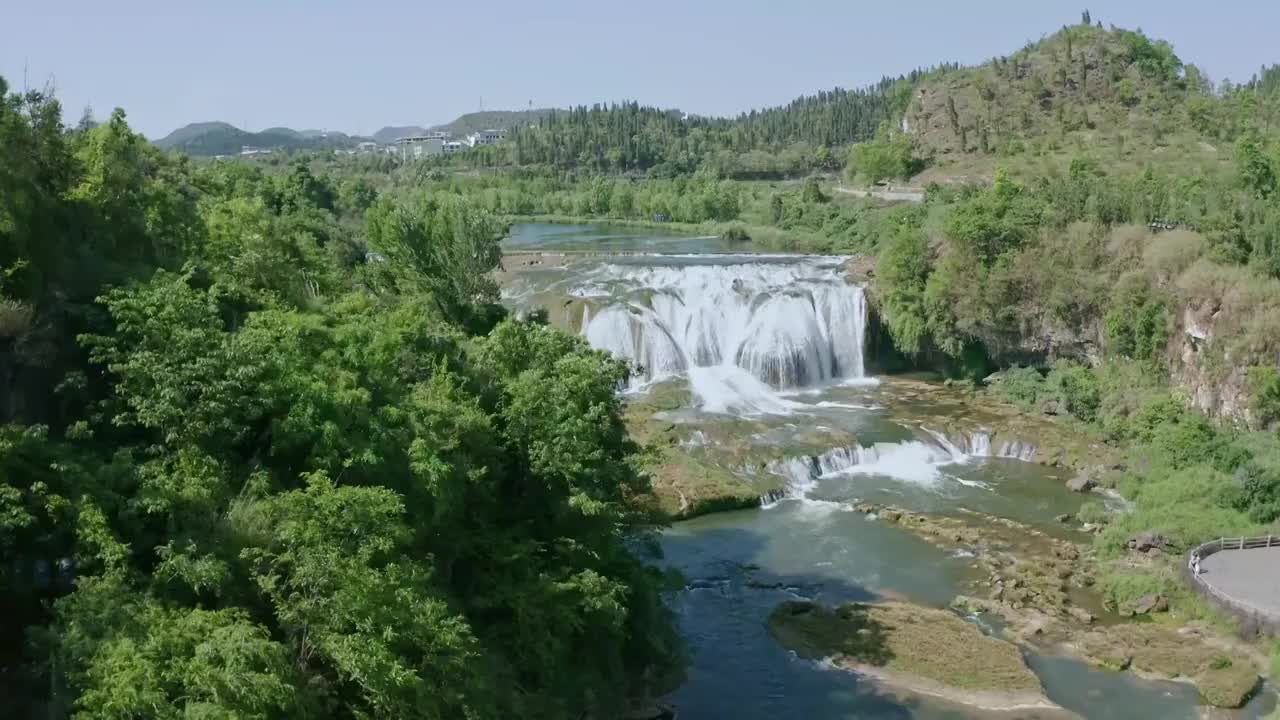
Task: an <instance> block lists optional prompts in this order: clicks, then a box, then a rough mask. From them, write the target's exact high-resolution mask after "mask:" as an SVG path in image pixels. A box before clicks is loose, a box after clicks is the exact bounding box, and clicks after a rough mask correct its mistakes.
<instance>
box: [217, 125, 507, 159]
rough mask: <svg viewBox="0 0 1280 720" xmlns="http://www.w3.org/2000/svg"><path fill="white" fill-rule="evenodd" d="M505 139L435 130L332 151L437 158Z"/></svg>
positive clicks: (246, 150) (249, 153)
mask: <svg viewBox="0 0 1280 720" xmlns="http://www.w3.org/2000/svg"><path fill="white" fill-rule="evenodd" d="M506 136H507V131H506V130H481V131H479V132H474V133H471V134H469V135H467V136H465V137H463V138H462V139H461V140H454V139H453V137H452V134H451V133H448V132H445V131H443V130H436V131H434V132H430V133H427V134H426V135H409V136H406V137H402V138H399V139H397V140H395V141H394V142H391V143H389V144H380V143H376V142H373V141H371V140H370V141H366V142H362V143H359V144H358V145H356V147H355V149H353V150H335V151H334V152H335V153H339V154H347V155H357V154H360V155H368V154H372V153H387V154H389V155H398V156H400V159H401V160H419V159H423V158H428V157H435V156H437V155H452V154H454V153H458V152H462V151H463V150H469V149H471V148H473V147H478V146H481V145H496V144H497V143H498V142H499V141H501V140H502V139H503V138H505V137H506ZM274 151H275V149H274V148H262V147H254V146H251V145H245V146H243V147H241V148H240V156H241V157H253V156H256V155H270V154H271V153H272V152H274ZM217 157H218V158H224V157H227V156H225V155H219V156H217Z"/></svg>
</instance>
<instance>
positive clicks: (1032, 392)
mask: <svg viewBox="0 0 1280 720" xmlns="http://www.w3.org/2000/svg"><path fill="white" fill-rule="evenodd" d="M997 388H998V392H999V393H1000V395H1001V396H1002V397H1004V399H1005V400H1008V401H1009V402H1011V403H1013V404H1015V405H1018V406H1020V407H1022V408H1024V409H1026V410H1031V409H1034V408H1035V407H1036V404H1037V403H1038V402H1039V401H1040V395H1041V393H1043V392H1044V390H1045V381H1044V376H1042V375H1041V374H1040V371H1039V370H1036V369H1035V368H1033V367H1022V366H1019V365H1014V366H1013V367H1011V368H1009V369H1008V370H1005V371H1004V377H1003V378H1001V380H1000V384H999V385H998V386H997Z"/></svg>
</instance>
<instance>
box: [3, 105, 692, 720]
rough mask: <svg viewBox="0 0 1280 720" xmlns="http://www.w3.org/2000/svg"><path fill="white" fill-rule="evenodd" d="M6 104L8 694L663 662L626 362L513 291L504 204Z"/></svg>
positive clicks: (488, 714) (596, 688)
mask: <svg viewBox="0 0 1280 720" xmlns="http://www.w3.org/2000/svg"><path fill="white" fill-rule="evenodd" d="M0 97H3V103H2V104H0V153H3V157H0V278H3V280H2V284H0V298H2V304H0V392H2V393H3V398H2V399H3V401H4V402H3V403H0V421H3V422H4V423H5V424H3V425H0V574H3V582H4V586H5V588H6V591H5V598H4V603H3V608H4V610H5V617H6V623H5V631H4V633H3V635H0V663H2V664H3V675H0V694H3V695H4V697H5V699H6V710H7V711H8V712H9V713H12V714H14V715H15V716H21V715H23V714H25V713H26V712H40V713H41V714H42V715H48V716H59V715H61V714H64V713H70V714H73V715H75V716H77V717H110V718H136V717H174V718H177V717H228V718H230V717H238V718H239V717H243V718H279V717H304V716H305V717H361V718H375V717H383V718H401V717H438V718H456V717H466V718H508V717H530V718H532V717H548V718H561V717H570V716H573V717H577V716H581V715H583V714H587V715H590V716H596V717H612V716H618V715H620V714H621V713H622V712H623V711H624V710H625V708H626V707H627V705H628V703H630V702H633V701H635V700H637V699H641V698H643V697H644V696H645V695H646V694H647V693H650V692H656V691H660V690H663V689H665V688H666V687H669V685H670V681H671V678H672V677H673V673H678V672H679V669H680V655H681V651H680V647H679V643H678V639H677V637H676V636H675V634H674V629H673V626H672V623H671V619H670V617H669V614H668V612H667V611H666V609H665V608H664V607H663V605H662V604H661V602H660V600H659V597H658V590H659V581H660V578H659V576H658V575H657V571H655V570H653V569H652V568H650V567H649V566H647V565H646V564H645V563H644V562H643V560H642V558H643V557H644V554H645V553H646V552H648V548H650V547H651V545H652V543H651V542H650V540H651V538H650V531H651V528H652V527H653V522H654V518H653V517H651V515H650V513H649V511H648V510H646V509H645V508H646V507H647V505H645V504H643V503H641V502H640V500H641V499H642V498H643V497H644V496H645V495H646V493H647V492H648V481H647V479H646V478H645V477H644V476H643V475H641V474H639V473H638V471H637V469H636V468H637V464H636V448H635V447H634V445H633V444H632V442H631V441H630V440H629V438H628V435H627V433H626V430H625V429H624V427H623V425H622V422H621V415H620V407H619V400H618V397H617V394H616V392H615V390H616V387H617V385H618V384H619V383H620V382H622V381H623V380H624V379H625V375H626V372H627V368H625V367H624V366H623V365H622V364H621V363H619V362H617V361H614V360H611V359H609V358H608V357H607V356H606V355H604V354H602V353H599V352H596V351H592V350H590V349H589V348H588V347H587V346H586V345H585V343H584V342H583V341H581V340H580V339H578V338H574V337H571V336H568V335H564V334H562V333H560V332H558V331H555V330H553V329H551V328H549V327H547V326H544V325H539V324H535V323H525V322H515V321H513V320H511V319H508V318H506V317H505V313H504V311H503V310H502V309H501V308H500V307H499V306H498V305H497V304H496V300H497V290H496V287H495V286H494V284H493V283H492V281H490V280H488V279H487V278H488V274H487V273H488V271H489V270H491V269H492V268H493V267H494V266H495V265H496V263H497V259H498V250H497V240H498V238H499V237H500V236H501V233H502V230H503V227H502V225H501V224H499V223H498V222H497V221H495V220H494V218H493V217H492V216H491V215H489V214H488V213H486V212H485V211H483V210H482V209H479V208H476V207H474V206H472V205H469V204H467V203H465V202H464V201H462V200H460V199H458V198H456V197H448V196H441V197H437V196H432V195H428V194H419V193H413V194H409V195H406V196H405V197H400V198H396V199H393V198H391V197H389V196H388V197H379V193H378V192H377V191H376V190H375V189H374V188H373V187H372V185H370V184H369V183H368V182H366V181H365V180H364V179H361V178H358V177H348V178H344V179H342V180H336V179H335V178H333V177H331V176H328V175H326V174H323V173H317V172H313V171H312V169H310V168H309V167H308V165H307V164H305V163H294V164H292V165H289V166H285V167H281V168H279V170H280V172H275V173H272V174H265V173H263V172H262V171H261V170H260V169H257V168H255V167H253V166H250V165H247V164H239V163H219V164H212V165H209V166H206V167H202V168H195V167H192V166H191V165H190V164H189V163H188V162H186V161H185V160H183V159H181V158H176V157H169V156H165V155H162V154H161V153H160V152H159V151H158V150H156V149H155V148H153V147H152V146H150V145H148V144H147V143H146V142H145V141H144V140H143V139H142V138H141V137H139V136H137V135H135V134H133V133H132V132H131V131H130V130H129V128H128V126H127V125H126V124H125V118H124V114H123V113H122V112H119V111H117V112H116V113H115V114H114V115H113V116H112V117H111V120H110V121H109V122H107V123H105V124H103V125H101V126H98V127H96V128H87V129H82V130H77V131H68V130H67V129H66V128H64V127H63V126H62V123H61V120H60V116H59V115H60V113H59V108H58V105H57V103H56V102H55V101H53V100H52V99H50V98H48V97H44V96H41V95H39V94H28V95H14V94H10V93H8V92H7V91H6V89H5V88H4V86H3V85H0ZM366 210H367V212H366ZM362 216H363V219H362Z"/></svg>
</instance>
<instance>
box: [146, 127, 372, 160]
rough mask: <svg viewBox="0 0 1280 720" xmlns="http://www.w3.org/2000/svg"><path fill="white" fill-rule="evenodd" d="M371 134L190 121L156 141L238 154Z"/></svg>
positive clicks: (343, 144)
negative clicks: (250, 128) (256, 128)
mask: <svg viewBox="0 0 1280 720" xmlns="http://www.w3.org/2000/svg"><path fill="white" fill-rule="evenodd" d="M369 139H370V138H365V137H360V136H357V135H347V134H346V133H341V132H326V131H323V130H294V129H292V128H286V127H273V128H267V129H266V130H263V131H262V132H248V131H246V130H241V129H240V128H238V127H236V126H234V125H232V124H230V123H225V122H200V123H191V124H190V125H185V126H183V127H180V128H178V129H177V130H174V131H173V132H171V133H169V134H168V135H166V136H164V137H162V138H160V139H159V140H155V141H153V142H154V143H155V144H156V145H157V146H158V147H162V148H164V149H166V150H177V151H179V152H184V153H187V154H188V155H199V156H212V155H235V154H237V153H239V152H240V151H241V149H242V148H245V147H255V148H273V149H277V148H278V149H285V150H323V149H336V148H350V147H355V146H356V145H357V144H358V143H361V142H364V141H366V140H369Z"/></svg>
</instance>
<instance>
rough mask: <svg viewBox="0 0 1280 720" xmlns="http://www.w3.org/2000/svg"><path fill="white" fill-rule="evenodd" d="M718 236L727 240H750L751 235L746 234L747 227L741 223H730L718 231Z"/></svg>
mask: <svg viewBox="0 0 1280 720" xmlns="http://www.w3.org/2000/svg"><path fill="white" fill-rule="evenodd" d="M720 237H722V238H724V239H725V240H728V241H729V242H751V236H750V235H749V234H747V229H746V228H744V227H743V226H741V225H731V226H729V227H728V228H726V229H725V231H724V232H723V233H720Z"/></svg>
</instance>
